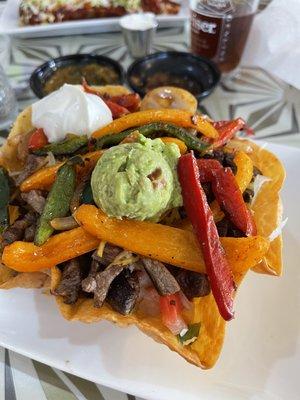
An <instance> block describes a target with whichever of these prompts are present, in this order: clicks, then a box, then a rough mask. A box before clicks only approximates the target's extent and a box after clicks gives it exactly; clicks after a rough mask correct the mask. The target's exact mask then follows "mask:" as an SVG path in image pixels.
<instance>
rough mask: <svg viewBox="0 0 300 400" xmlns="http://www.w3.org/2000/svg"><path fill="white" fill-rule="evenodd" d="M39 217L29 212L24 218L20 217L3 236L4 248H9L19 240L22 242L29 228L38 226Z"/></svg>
mask: <svg viewBox="0 0 300 400" xmlns="http://www.w3.org/2000/svg"><path fill="white" fill-rule="evenodd" d="M36 221H37V215H36V214H35V213H33V212H28V213H27V214H25V215H24V216H22V217H19V218H18V219H17V220H16V221H15V222H14V223H13V224H12V225H11V226H9V227H8V228H7V229H6V230H5V231H4V232H3V235H2V240H3V241H2V246H3V247H4V246H7V245H9V244H11V243H13V242H15V241H17V240H22V239H23V238H24V234H25V231H26V229H27V228H29V227H30V226H31V225H34V226H35V224H36Z"/></svg>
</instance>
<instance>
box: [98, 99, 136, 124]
mask: <svg viewBox="0 0 300 400" xmlns="http://www.w3.org/2000/svg"><path fill="white" fill-rule="evenodd" d="M102 100H103V101H104V103H105V104H106V105H107V107H108V108H109V109H110V111H111V113H112V117H113V119H116V118H120V117H122V116H123V115H126V114H129V113H130V112H129V111H128V110H127V108H125V107H122V106H119V104H117V103H114V102H113V101H111V100H105V99H102Z"/></svg>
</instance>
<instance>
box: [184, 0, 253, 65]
mask: <svg viewBox="0 0 300 400" xmlns="http://www.w3.org/2000/svg"><path fill="white" fill-rule="evenodd" d="M258 5H259V0H191V50H192V52H193V53H194V54H198V55H200V56H204V57H207V58H209V59H211V60H212V61H214V62H215V63H216V64H217V65H218V67H219V68H220V70H221V71H222V72H225V73H230V72H232V71H234V70H235V69H236V68H237V66H238V65H239V63H240V60H241V57H242V54H243V51H244V48H245V45H246V42H247V38H248V35H249V32H250V29H251V25H252V21H253V18H254V16H255V13H256V11H257V8H258Z"/></svg>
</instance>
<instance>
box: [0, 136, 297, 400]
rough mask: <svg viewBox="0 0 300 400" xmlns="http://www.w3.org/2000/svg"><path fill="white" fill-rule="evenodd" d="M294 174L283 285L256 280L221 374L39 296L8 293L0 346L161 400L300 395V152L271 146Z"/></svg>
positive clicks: (0, 306) (241, 302) (232, 329)
mask: <svg viewBox="0 0 300 400" xmlns="http://www.w3.org/2000/svg"><path fill="white" fill-rule="evenodd" d="M268 148H269V149H271V150H272V151H274V152H275V153H276V154H278V155H279V156H280V158H281V159H282V161H283V162H284V164H285V167H286V170H287V180H286V184H285V187H284V189H283V193H282V197H283V201H284V209H285V215H286V216H289V221H288V224H287V225H286V227H285V231H284V239H285V240H284V241H285V245H284V264H285V268H284V274H283V277H282V278H277V277H271V276H262V275H258V274H255V273H249V275H248V276H247V277H246V280H245V282H244V283H243V285H242V287H241V290H240V293H239V296H238V299H237V300H238V301H237V303H236V320H234V321H233V322H230V323H229V324H228V330H227V336H226V340H225V345H224V349H223V352H222V355H221V357H220V360H219V362H218V364H217V365H216V366H215V368H214V369H212V370H208V371H202V370H200V369H198V368H196V367H194V366H192V365H190V364H188V363H187V362H185V361H184V360H183V359H182V358H180V357H179V356H178V355H177V354H176V353H173V352H171V351H169V350H168V349H167V348H166V347H165V346H162V345H159V344H157V343H155V342H154V341H153V340H151V339H150V338H148V337H147V336H145V335H144V334H142V333H140V332H139V331H138V330H137V329H135V328H133V327H132V328H127V329H121V328H117V327H115V326H113V325H111V324H109V323H106V322H104V323H99V324H93V325H84V324H80V323H75V322H73V323H70V322H66V321H64V320H63V319H62V318H61V316H60V315H59V313H58V310H57V308H56V306H55V304H54V299H53V298H51V297H50V296H45V295H42V294H41V293H40V292H38V291H35V292H34V291H26V290H20V289H17V290H10V291H1V292H0V321H1V323H0V344H1V345H3V346H5V347H8V348H9V349H12V350H15V351H17V352H19V353H22V354H24V355H27V356H29V357H31V358H33V359H37V360H39V361H42V362H44V363H46V364H49V365H51V366H55V367H57V368H60V369H62V370H66V371H68V372H71V373H73V374H76V375H80V376H82V377H84V378H87V379H89V380H92V381H95V382H97V383H100V384H103V385H106V386H110V387H112V388H115V389H119V390H121V391H124V392H129V393H132V394H135V395H139V396H141V397H143V398H146V399H153V400H154V399H155V400H171V399H172V400H182V399H184V400H220V399H222V400H244V399H251V400H279V399H283V400H296V399H299V398H300V379H299V370H300V296H299V288H300V268H299V258H300V252H299V248H300V229H299V226H300V218H299V204H300V191H299V171H300V151H299V150H297V149H293V148H289V147H284V146H279V145H271V144H269V145H268Z"/></svg>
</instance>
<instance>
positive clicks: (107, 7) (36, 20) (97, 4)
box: [19, 0, 180, 25]
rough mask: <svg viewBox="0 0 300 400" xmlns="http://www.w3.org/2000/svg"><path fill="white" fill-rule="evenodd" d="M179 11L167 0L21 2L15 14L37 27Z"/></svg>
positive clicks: (177, 5)
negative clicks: (65, 22) (138, 13)
mask: <svg viewBox="0 0 300 400" xmlns="http://www.w3.org/2000/svg"><path fill="white" fill-rule="evenodd" d="M179 10H180V4H178V3H177V2H173V1H171V0H93V1H91V0H71V1H66V0H22V1H21V3H20V9H19V13H20V23H21V24H22V25H37V24H51V23H55V22H64V21H73V20H80V19H90V18H108V17H119V16H121V15H125V14H127V13H133V12H138V11H151V12H154V13H155V14H177V13H178V12H179Z"/></svg>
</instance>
